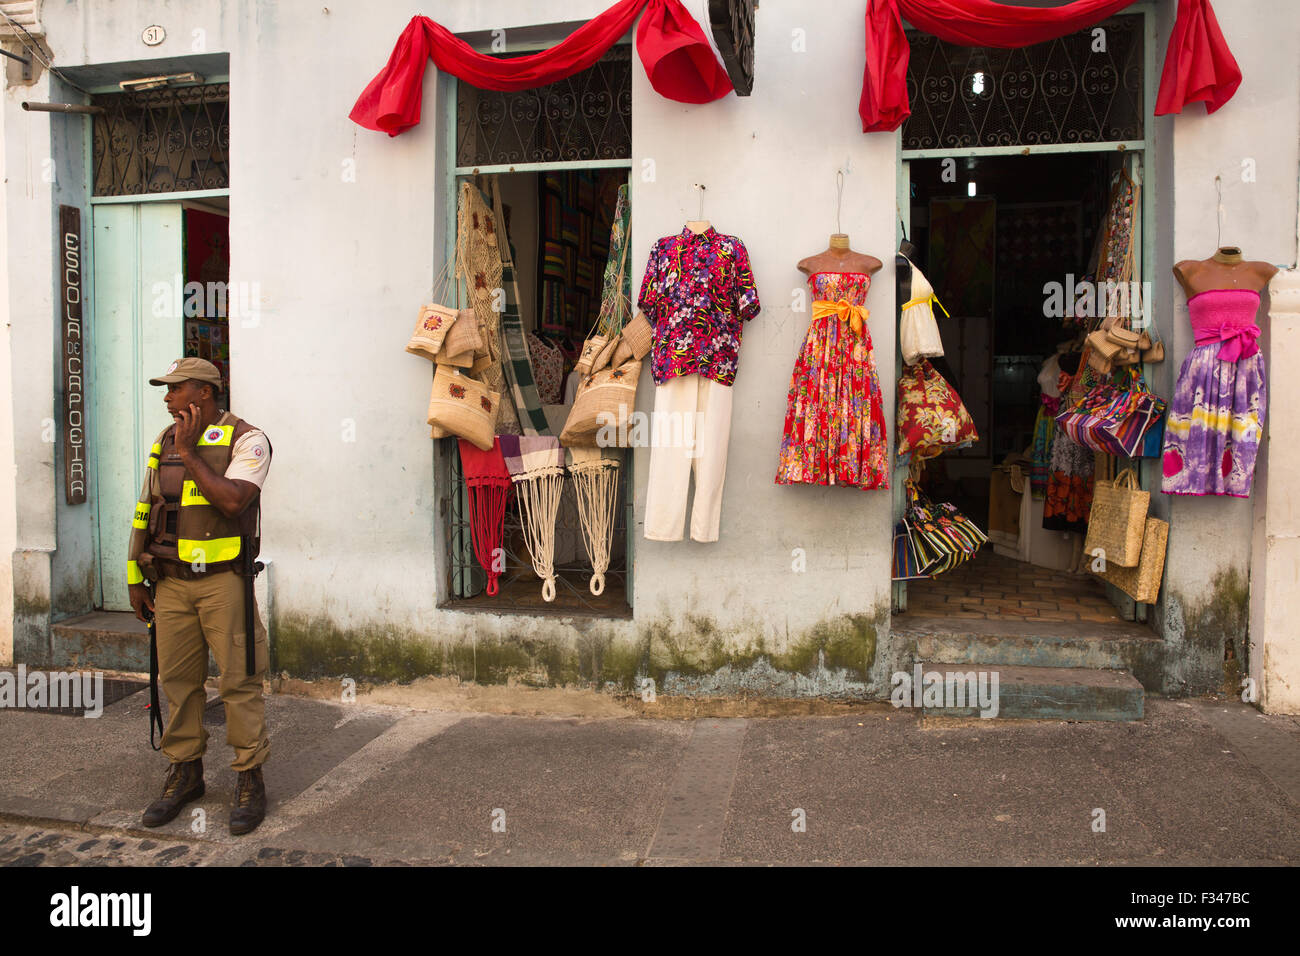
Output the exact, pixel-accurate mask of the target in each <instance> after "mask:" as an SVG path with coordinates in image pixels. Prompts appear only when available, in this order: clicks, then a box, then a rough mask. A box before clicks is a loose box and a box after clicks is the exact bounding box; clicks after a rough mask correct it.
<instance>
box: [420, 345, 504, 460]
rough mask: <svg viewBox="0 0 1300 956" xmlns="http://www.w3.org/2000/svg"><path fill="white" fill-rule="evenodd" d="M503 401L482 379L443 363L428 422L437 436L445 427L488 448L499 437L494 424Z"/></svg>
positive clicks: (440, 367)
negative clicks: (493, 427)
mask: <svg viewBox="0 0 1300 956" xmlns="http://www.w3.org/2000/svg"><path fill="white" fill-rule="evenodd" d="M500 404H501V395H500V394H499V393H497V392H494V391H492V390H491V389H489V388H488V387H487V386H486V385H484V384H483V383H482V382H477V381H475V380H474V379H472V378H470V377H469V376H468V375H462V374H461V373H460V372H458V371H456V370H454V369H451V368H448V367H447V366H445V365H439V366H438V371H437V372H435V373H434V376H433V391H432V392H431V393H430V395H429V414H428V422H429V424H430V425H432V426H433V427H434V432H433V434H434V437H439V436H438V435H437V430H438V429H442V430H443V431H445V432H446V433H447V434H448V435H455V436H457V437H459V438H464V439H465V440H466V441H468V442H470V443H472V444H473V445H474V446H475V447H476V448H481V449H482V450H483V451H487V450H488V449H489V448H491V447H492V442H493V440H494V438H495V435H494V432H493V430H492V423H493V422H495V421H496V417H497V408H498V406H499V405H500Z"/></svg>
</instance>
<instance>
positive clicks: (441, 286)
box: [406, 256, 472, 361]
mask: <svg viewBox="0 0 1300 956" xmlns="http://www.w3.org/2000/svg"><path fill="white" fill-rule="evenodd" d="M454 260H455V256H452V257H451V258H449V259H448V260H447V261H446V262H444V263H443V266H442V269H441V270H440V271H439V272H438V275H437V278H435V279H434V280H433V295H432V298H433V300H434V301H433V302H431V303H429V304H428V305H422V306H420V314H419V315H418V316H417V317H416V320H415V331H414V332H412V333H411V339H410V341H408V342H407V343H406V351H408V352H410V353H411V354H412V355H419V356H422V357H424V358H427V359H429V360H430V361H436V360H437V358H438V353H439V352H441V351H442V349H443V346H444V344H445V342H446V339H447V336H448V334H449V333H450V332H451V330H452V328H453V326H455V324H456V322H457V320H458V319H459V318H460V317H461V316H462V315H464V314H465V313H466V312H467V311H469V310H466V309H462V308H460V283H459V282H458V281H455V280H454V279H453V272H454V269H455V266H454ZM448 301H450V302H451V305H442V304H440V303H444V302H448ZM471 314H472V312H471Z"/></svg>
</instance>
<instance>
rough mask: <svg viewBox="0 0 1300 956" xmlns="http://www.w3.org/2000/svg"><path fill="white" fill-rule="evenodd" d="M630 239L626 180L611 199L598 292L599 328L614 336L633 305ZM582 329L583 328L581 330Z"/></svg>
mask: <svg viewBox="0 0 1300 956" xmlns="http://www.w3.org/2000/svg"><path fill="white" fill-rule="evenodd" d="M631 238H632V203H631V201H630V200H629V199H628V187H627V183H624V184H623V185H621V186H619V187H618V199H617V200H615V202H614V220H613V222H612V223H610V227H609V258H608V261H607V262H606V263H605V279H604V283H603V285H602V288H601V294H600V327H599V331H601V332H604V333H605V334H606V335H608V336H613V335H616V334H617V333H618V331H619V330H620V329H622V328H623V324H624V323H625V322H627V320H628V319H629V318H631V316H629V315H628V314H627V313H628V311H629V306H630V305H631V304H632V268H631V263H630V262H628V261H627V260H628V259H629V258H630V256H629V255H627V253H628V251H629V250H628V247H627V244H628V242H629V241H630V240H631ZM584 331H585V330H584Z"/></svg>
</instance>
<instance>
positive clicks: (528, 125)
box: [456, 45, 632, 167]
mask: <svg viewBox="0 0 1300 956" xmlns="http://www.w3.org/2000/svg"><path fill="white" fill-rule="evenodd" d="M456 89H457V93H456V165H457V166H460V167H470V166H492V165H506V164H513V165H518V164H522V163H552V162H576V161H581V160H598V159H629V158H631V156H632V48H631V47H630V46H627V45H619V46H615V47H613V48H612V49H611V50H610V51H609V52H608V53H606V54H605V55H604V56H603V57H601V58H600V59H599V60H597V61H596V62H595V63H594V64H593V65H592V66H591V67H589V68H588V69H586V70H583V71H581V72H579V73H575V74H574V75H573V76H571V77H569V78H568V79H565V80H561V81H560V82H558V83H552V84H551V85H549V86H541V87H537V88H536V89H529V90H517V91H509V92H498V91H493V90H480V89H478V88H477V87H474V86H471V85H470V84H468V83H464V82H461V83H457V84H456Z"/></svg>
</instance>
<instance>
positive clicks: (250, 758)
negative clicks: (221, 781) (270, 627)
mask: <svg viewBox="0 0 1300 956" xmlns="http://www.w3.org/2000/svg"><path fill="white" fill-rule="evenodd" d="M253 610H254V615H255V616H254V620H255V621H256V622H257V626H256V634H257V673H256V674H255V675H253V676H252V677H248V676H246V675H245V674H244V579H243V578H241V577H240V576H239V575H237V574H236V573H235V572H234V571H222V572H218V573H215V574H205V575H204V576H203V577H200V578H196V579H195V580H193V581H182V580H181V579H179V578H172V577H164V578H162V579H161V580H160V581H159V582H158V586H157V588H156V589H155V591H154V620H155V621H156V622H157V633H158V679H159V682H160V683H161V684H162V687H163V692H164V693H165V694H166V695H167V710H168V714H167V729H166V730H165V731H164V732H163V738H162V750H163V753H164V754H166V755H167V759H168V760H170V761H172V763H179V762H182V761H187V760H194V759H196V758H198V757H202V756H203V754H204V752H205V751H206V749H207V744H208V732H207V730H206V729H205V728H204V726H203V708H204V705H205V704H206V703H207V698H206V694H205V693H204V689H203V682H204V681H205V680H207V676H208V648H209V647H210V648H212V656H213V658H214V659H215V660H216V662H217V667H218V669H219V670H220V671H221V680H220V683H219V684H218V688H219V689H220V692H221V700H222V701H223V703H224V704H225V706H226V743H228V744H230V746H231V747H233V748H234V750H235V759H234V762H233V763H231V765H230V766H231V767H232V768H233V769H235V770H252V769H253V768H254V767H259V766H261V765H262V763H264V762H265V761H266V758H267V756H268V755H269V754H270V750H271V742H270V740H269V739H268V738H267V735H266V703H265V701H264V700H263V698H262V675H263V674H264V673H265V671H266V668H267V647H266V628H265V627H264V626H263V624H262V617H261V615H260V614H257V613H256V611H257V606H256V605H254V607H253Z"/></svg>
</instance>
